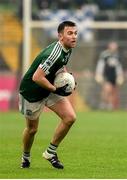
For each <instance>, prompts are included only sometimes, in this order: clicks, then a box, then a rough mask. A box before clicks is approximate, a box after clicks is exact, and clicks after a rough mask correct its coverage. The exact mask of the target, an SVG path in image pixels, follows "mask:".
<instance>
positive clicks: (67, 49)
mask: <svg viewBox="0 0 127 180" xmlns="http://www.w3.org/2000/svg"><path fill="white" fill-rule="evenodd" d="M59 44H60V45H61V46H62V49H63V51H64V52H68V51H69V49H70V48H66V47H64V45H63V43H62V42H61V41H59Z"/></svg>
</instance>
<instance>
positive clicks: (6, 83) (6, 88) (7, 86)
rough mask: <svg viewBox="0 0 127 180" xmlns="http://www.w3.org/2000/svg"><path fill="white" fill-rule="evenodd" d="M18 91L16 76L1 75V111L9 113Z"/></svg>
mask: <svg viewBox="0 0 127 180" xmlns="http://www.w3.org/2000/svg"><path fill="white" fill-rule="evenodd" d="M15 90H16V75H13V74H8V73H7V74H0V111H8V110H9V109H10V108H11V107H10V101H11V98H12V97H14V96H13V93H15Z"/></svg>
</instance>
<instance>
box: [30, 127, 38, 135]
mask: <svg viewBox="0 0 127 180" xmlns="http://www.w3.org/2000/svg"><path fill="white" fill-rule="evenodd" d="M28 131H29V134H30V135H35V134H36V133H37V128H34V127H32V128H29V130H28Z"/></svg>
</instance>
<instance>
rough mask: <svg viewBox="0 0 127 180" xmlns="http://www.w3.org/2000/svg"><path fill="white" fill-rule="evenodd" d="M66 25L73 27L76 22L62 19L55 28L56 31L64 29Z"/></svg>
mask: <svg viewBox="0 0 127 180" xmlns="http://www.w3.org/2000/svg"><path fill="white" fill-rule="evenodd" d="M66 26H70V27H74V26H76V24H75V23H74V22H72V21H63V22H62V23H60V24H59V26H58V28H57V32H58V33H60V32H62V31H63V30H64V28H65V27H66Z"/></svg>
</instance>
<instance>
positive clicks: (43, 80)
mask: <svg viewBox="0 0 127 180" xmlns="http://www.w3.org/2000/svg"><path fill="white" fill-rule="evenodd" d="M33 81H34V82H35V83H37V84H38V85H39V86H41V87H42V88H45V89H47V90H49V91H51V92H54V91H55V90H56V87H55V86H53V85H52V84H51V83H50V82H49V81H48V80H47V79H46V78H45V77H40V78H38V79H35V78H33Z"/></svg>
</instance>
